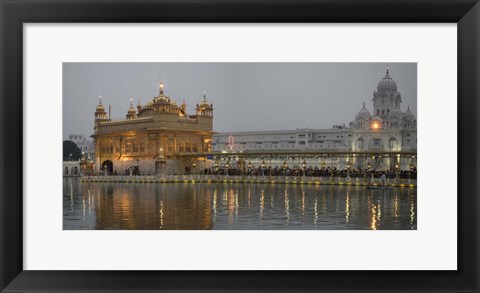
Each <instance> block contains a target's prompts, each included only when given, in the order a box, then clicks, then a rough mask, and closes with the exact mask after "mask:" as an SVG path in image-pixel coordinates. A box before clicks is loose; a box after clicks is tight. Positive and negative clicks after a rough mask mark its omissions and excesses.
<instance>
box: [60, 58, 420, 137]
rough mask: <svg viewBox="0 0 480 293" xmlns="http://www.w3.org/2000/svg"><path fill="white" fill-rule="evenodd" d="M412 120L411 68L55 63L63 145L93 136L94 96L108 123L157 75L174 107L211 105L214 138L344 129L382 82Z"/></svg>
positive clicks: (149, 94) (145, 92) (150, 88)
mask: <svg viewBox="0 0 480 293" xmlns="http://www.w3.org/2000/svg"><path fill="white" fill-rule="evenodd" d="M387 65H389V67H390V76H391V77H392V78H393V79H394V80H395V82H396V83H397V86H398V91H399V92H400V93H401V94H402V106H401V109H402V111H405V110H406V109H407V106H410V110H411V111H412V112H413V113H414V114H415V116H416V115H417V64H416V63H388V64H387V63H63V106H62V107H63V138H64V139H67V138H68V135H69V134H83V135H86V136H90V135H92V134H93V123H94V112H95V108H96V106H97V104H98V102H99V101H98V96H100V95H101V96H102V103H103V104H104V105H105V108H106V110H107V112H108V106H109V105H111V117H112V118H125V114H126V113H127V110H128V108H129V107H130V99H131V98H132V99H133V102H134V105H135V106H136V105H137V103H138V99H140V102H141V104H144V103H146V102H149V101H151V100H152V99H153V97H154V96H157V95H158V89H159V76H161V79H162V81H163V83H164V84H165V92H166V94H167V95H169V96H170V97H171V98H172V99H173V100H175V101H176V102H177V104H179V105H180V104H181V103H182V101H183V100H185V102H186V103H187V112H188V113H189V114H194V113H195V104H196V103H197V102H199V101H201V100H202V99H203V92H204V91H206V93H207V99H208V101H209V102H211V103H213V106H214V113H213V114H214V119H213V128H214V131H216V132H229V131H250V130H281V129H295V128H320V129H324V128H331V127H332V126H333V125H335V124H343V123H345V124H346V125H348V123H349V122H350V121H352V120H353V119H354V118H355V115H356V113H357V112H358V110H360V109H361V108H362V103H363V102H365V103H366V107H367V108H368V110H369V111H370V112H372V111H373V103H372V94H373V91H374V90H376V87H377V83H378V82H379V81H380V79H381V78H382V77H383V76H384V75H385V68H386V66H387Z"/></svg>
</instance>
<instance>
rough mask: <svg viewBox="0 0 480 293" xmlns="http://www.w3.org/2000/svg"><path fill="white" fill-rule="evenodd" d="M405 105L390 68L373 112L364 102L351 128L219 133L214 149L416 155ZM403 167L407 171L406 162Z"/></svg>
mask: <svg viewBox="0 0 480 293" xmlns="http://www.w3.org/2000/svg"><path fill="white" fill-rule="evenodd" d="M401 103H402V97H401V94H400V93H399V92H398V91H397V84H396V83H395V81H394V80H393V79H392V78H391V77H390V75H389V69H388V67H387V70H386V74H385V76H384V77H383V78H382V79H381V80H380V81H379V83H378V85H377V90H375V91H374V92H373V112H372V113H370V111H369V110H368V109H367V108H366V106H365V103H364V104H363V107H362V108H361V109H360V111H359V112H358V113H357V115H356V116H355V119H354V120H353V121H352V122H350V124H349V125H348V126H347V127H345V126H335V127H334V128H332V129H295V130H281V131H252V132H234V133H218V134H214V135H213V142H212V150H213V151H214V152H232V151H233V152H255V151H262V152H265V151H272V152H275V151H292V150H293V151H296V150H310V151H352V152H375V151H377V152H389V151H391V152H400V151H413V152H415V151H416V150H417V121H416V118H415V116H414V114H413V113H412V112H411V111H410V108H409V107H407V110H406V111H405V112H403V111H402V110H401ZM382 162H383V163H382V164H384V165H385V164H388V165H390V166H391V165H392V164H394V160H390V159H388V160H382ZM353 163H354V164H356V165H361V164H364V163H366V162H365V161H364V160H363V161H362V160H360V159H357V160H355V159H354V160H353ZM372 163H373V162H372ZM402 165H403V166H402V167H404V168H405V163H404V164H402ZM382 167H383V166H382ZM385 167H386V166H385Z"/></svg>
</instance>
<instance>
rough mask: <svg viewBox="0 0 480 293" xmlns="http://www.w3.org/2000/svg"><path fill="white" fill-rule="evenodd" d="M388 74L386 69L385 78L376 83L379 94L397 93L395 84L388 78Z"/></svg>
mask: <svg viewBox="0 0 480 293" xmlns="http://www.w3.org/2000/svg"><path fill="white" fill-rule="evenodd" d="M388 72H389V69H388V67H387V72H386V74H385V76H384V77H383V78H382V79H381V80H380V81H379V82H378V85H377V91H378V92H380V93H384V92H396V91H397V84H396V83H395V81H394V80H393V79H392V78H391V77H390V75H389V74H388Z"/></svg>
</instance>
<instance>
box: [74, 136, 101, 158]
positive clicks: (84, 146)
mask: <svg viewBox="0 0 480 293" xmlns="http://www.w3.org/2000/svg"><path fill="white" fill-rule="evenodd" d="M68 138H69V140H71V141H73V142H74V143H75V144H76V145H77V147H78V148H79V149H80V151H81V152H82V154H83V155H84V156H85V157H86V158H87V157H88V156H89V157H90V159H93V158H95V144H94V142H93V140H92V139H91V138H86V137H85V136H83V134H70V135H68Z"/></svg>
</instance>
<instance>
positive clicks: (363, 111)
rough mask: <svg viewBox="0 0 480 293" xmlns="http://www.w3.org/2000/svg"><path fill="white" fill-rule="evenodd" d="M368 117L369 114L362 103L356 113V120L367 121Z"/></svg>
mask: <svg viewBox="0 0 480 293" xmlns="http://www.w3.org/2000/svg"><path fill="white" fill-rule="evenodd" d="M368 117H370V112H369V111H368V109H367V108H366V107H365V103H363V107H362V109H360V111H358V113H357V119H368Z"/></svg>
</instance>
